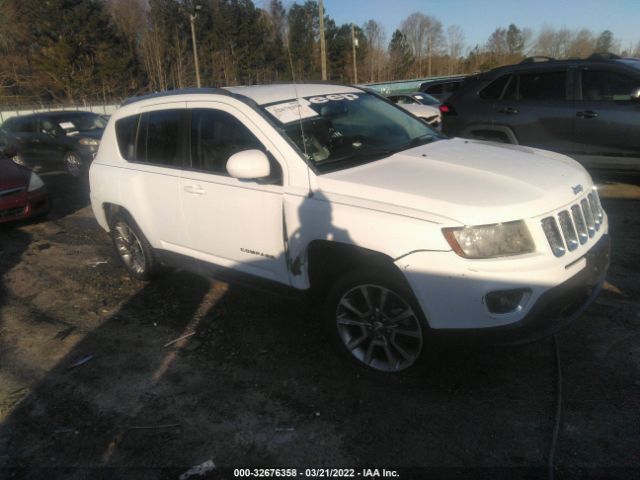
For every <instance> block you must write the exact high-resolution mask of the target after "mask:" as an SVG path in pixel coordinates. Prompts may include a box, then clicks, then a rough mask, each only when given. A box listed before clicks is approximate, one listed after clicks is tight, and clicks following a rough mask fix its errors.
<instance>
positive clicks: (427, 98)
mask: <svg viewBox="0 0 640 480" xmlns="http://www.w3.org/2000/svg"><path fill="white" fill-rule="evenodd" d="M411 96H412V97H413V98H415V99H416V100H417V101H419V102H420V103H421V104H423V105H440V101H439V100H438V99H436V98H433V97H432V96H431V95H427V94H426V93H415V94H413V95H411Z"/></svg>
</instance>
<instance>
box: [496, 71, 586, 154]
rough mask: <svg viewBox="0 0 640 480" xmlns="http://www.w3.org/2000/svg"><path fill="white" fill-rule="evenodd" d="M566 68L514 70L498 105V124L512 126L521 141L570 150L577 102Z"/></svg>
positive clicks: (529, 144) (536, 145)
mask: <svg viewBox="0 0 640 480" xmlns="http://www.w3.org/2000/svg"><path fill="white" fill-rule="evenodd" d="M568 82H569V79H568V72H567V69H566V68H565V67H561V68H557V67H556V68H554V69H545V70H531V71H520V72H517V73H513V74H512V75H511V78H510V80H509V83H508V85H507V86H506V89H505V91H504V94H503V96H502V98H501V99H500V100H499V101H497V102H496V103H495V104H494V109H495V114H494V122H495V125H502V126H505V127H508V128H510V129H511V130H512V131H513V132H514V134H515V136H516V138H517V140H518V143H520V144H522V145H528V146H532V147H538V148H543V149H547V150H554V151H558V152H570V151H571V149H572V141H573V138H572V132H573V120H574V104H573V100H572V99H571V97H570V95H569V89H568Z"/></svg>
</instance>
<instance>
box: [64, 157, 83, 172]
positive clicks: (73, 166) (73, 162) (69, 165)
mask: <svg viewBox="0 0 640 480" xmlns="http://www.w3.org/2000/svg"><path fill="white" fill-rule="evenodd" d="M64 166H65V168H66V169H67V173H69V174H70V175H72V176H74V177H79V176H80V175H82V172H83V171H84V163H83V162H82V158H81V157H80V155H79V154H78V152H74V151H70V152H67V153H65V154H64Z"/></svg>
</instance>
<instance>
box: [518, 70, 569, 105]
mask: <svg viewBox="0 0 640 480" xmlns="http://www.w3.org/2000/svg"><path fill="white" fill-rule="evenodd" d="M518 76H519V77H520V82H519V90H518V100H565V99H566V98H567V97H566V91H567V75H566V72H564V71H560V72H535V73H534V72H532V73H521V74H520V75H518Z"/></svg>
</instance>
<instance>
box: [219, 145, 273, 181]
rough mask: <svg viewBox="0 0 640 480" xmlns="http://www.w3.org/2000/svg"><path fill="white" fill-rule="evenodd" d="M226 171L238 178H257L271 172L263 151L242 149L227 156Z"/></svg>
mask: <svg viewBox="0 0 640 480" xmlns="http://www.w3.org/2000/svg"><path fill="white" fill-rule="evenodd" d="M227 172H228V173H229V175H231V176H232V177H233V178H237V179H239V180H258V179H261V178H265V177H268V176H269V175H270V174H271V164H270V163H269V159H268V158H267V156H266V155H265V154H264V152H261V151H260V150H243V151H242V152H238V153H234V154H233V155H231V157H229V160H227Z"/></svg>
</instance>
